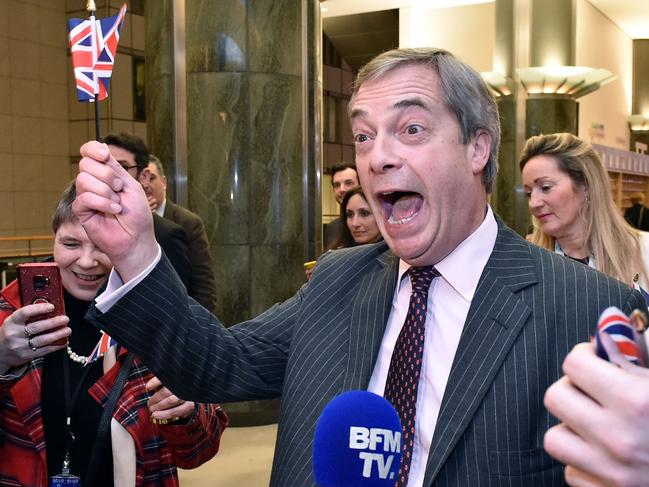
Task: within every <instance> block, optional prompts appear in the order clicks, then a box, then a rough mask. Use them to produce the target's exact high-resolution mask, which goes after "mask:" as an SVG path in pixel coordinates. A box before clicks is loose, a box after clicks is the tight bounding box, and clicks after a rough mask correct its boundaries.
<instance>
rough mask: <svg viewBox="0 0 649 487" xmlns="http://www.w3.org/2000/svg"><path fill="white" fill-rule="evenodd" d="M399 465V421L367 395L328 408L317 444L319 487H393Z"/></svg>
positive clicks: (352, 395)
mask: <svg viewBox="0 0 649 487" xmlns="http://www.w3.org/2000/svg"><path fill="white" fill-rule="evenodd" d="M400 463H401V421H400V419H399V415H398V414H397V412H396V411H395V410H394V408H393V407H392V405H391V404H390V403H389V402H388V401H387V400H385V399H384V398H383V397H381V396H378V395H376V394H374V393H372V392H368V391H349V392H345V393H343V394H340V395H339V396H336V397H335V398H334V399H333V400H332V401H331V402H330V403H329V404H327V406H325V408H324V410H323V411H322V414H321V415H320V418H318V423H317V425H316V429H315V437H314V440H313V473H314V477H315V481H316V483H317V484H318V485H319V486H320V487H370V486H371V487H388V486H390V487H394V483H395V481H396V478H397V474H398V472H399V464H400Z"/></svg>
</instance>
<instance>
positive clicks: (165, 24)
mask: <svg viewBox="0 0 649 487" xmlns="http://www.w3.org/2000/svg"><path fill="white" fill-rule="evenodd" d="M144 5H145V9H146V10H145V17H146V22H144V27H145V29H146V31H145V39H146V46H148V49H146V80H147V83H148V82H149V80H154V79H156V78H157V77H158V76H165V75H167V76H173V72H174V58H173V55H172V54H173V24H172V19H173V13H172V3H171V1H170V0H158V1H156V2H155V3H154V2H145V4H144ZM151 91H152V90H149V89H148V86H147V97H148V96H149V93H150V92H151ZM147 115H148V114H147Z"/></svg>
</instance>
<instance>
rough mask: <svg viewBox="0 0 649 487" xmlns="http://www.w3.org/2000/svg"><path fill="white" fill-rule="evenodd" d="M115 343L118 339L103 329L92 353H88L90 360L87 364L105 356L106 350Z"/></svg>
mask: <svg viewBox="0 0 649 487" xmlns="http://www.w3.org/2000/svg"><path fill="white" fill-rule="evenodd" d="M113 345H117V340H115V339H114V338H112V337H111V336H110V335H107V334H106V333H104V332H103V331H102V332H101V338H100V339H99V341H98V342H97V345H95V348H94V349H93V350H92V352H91V353H90V355H88V360H87V361H86V363H85V365H88V364H91V363H93V362H95V361H97V360H98V359H100V358H101V357H103V356H104V354H105V353H106V351H107V350H108V349H109V348H110V347H112V346H113Z"/></svg>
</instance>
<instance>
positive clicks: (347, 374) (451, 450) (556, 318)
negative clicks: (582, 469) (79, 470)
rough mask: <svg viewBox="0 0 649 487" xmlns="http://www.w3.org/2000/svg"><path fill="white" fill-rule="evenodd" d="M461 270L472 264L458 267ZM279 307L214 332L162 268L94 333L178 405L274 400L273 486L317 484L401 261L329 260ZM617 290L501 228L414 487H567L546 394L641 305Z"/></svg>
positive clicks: (368, 369)
mask: <svg viewBox="0 0 649 487" xmlns="http://www.w3.org/2000/svg"><path fill="white" fill-rule="evenodd" d="M467 265H471V263H470V262H467ZM316 269H317V270H316V272H315V273H314V275H313V277H312V279H311V281H310V282H309V283H308V284H307V285H305V286H303V287H302V288H301V289H300V291H299V292H298V293H297V294H296V295H295V296H294V297H292V298H291V299H289V300H288V301H285V302H284V303H281V304H278V305H275V306H274V307H272V308H271V309H269V310H268V311H266V312H265V313H263V314H262V315H260V316H259V317H257V318H255V319H253V320H251V321H248V322H245V323H242V324H239V325H236V326H234V327H231V328H229V329H225V328H223V327H222V326H220V325H219V324H217V323H216V319H215V318H214V317H212V316H211V315H210V314H209V313H207V312H206V311H204V310H203V309H202V308H201V307H199V306H198V305H197V304H195V302H194V301H192V300H190V299H188V298H187V295H186V294H185V292H184V289H183V288H182V286H181V285H180V283H179V282H178V280H177V278H176V277H175V275H174V274H173V273H172V272H171V267H170V266H169V264H168V262H167V261H166V260H165V259H163V260H162V261H161V262H160V264H159V265H158V266H157V267H156V268H155V270H154V271H153V272H152V273H151V274H150V275H149V276H147V278H145V279H144V280H143V281H142V282H141V283H140V284H139V285H138V286H136V287H135V288H134V289H133V290H132V291H131V292H129V293H128V294H127V295H126V296H125V297H123V298H122V299H121V300H120V301H119V302H118V303H117V304H116V305H115V306H114V307H113V308H112V309H111V310H110V311H109V312H108V313H106V314H103V315H102V314H101V313H99V312H98V311H96V310H94V312H93V313H94V315H95V319H96V320H97V321H98V322H99V326H100V327H102V328H104V329H106V330H107V331H108V332H109V333H110V334H111V335H113V336H114V337H115V338H117V340H119V341H120V342H121V343H122V344H124V345H126V347H127V348H129V349H130V350H132V351H134V352H136V353H137V354H138V355H139V356H141V357H142V359H143V361H144V362H145V363H147V364H149V365H150V367H151V368H152V369H153V370H154V371H155V373H156V374H157V375H158V376H159V377H160V378H161V380H162V381H163V382H164V383H165V384H168V385H169V386H170V387H171V388H172V389H173V390H174V391H175V392H176V394H178V395H180V396H182V397H184V398H186V399H192V400H196V401H203V402H220V401H229V400H243V399H254V398H267V397H273V396H279V395H281V396H282V405H281V418H280V424H279V431H278V439H277V445H276V452H275V459H274V464H273V474H272V479H271V485H273V486H278V487H279V486H281V487H285V486H291V487H306V486H311V485H314V483H313V476H312V467H311V447H312V438H313V432H314V426H315V423H316V420H317V418H318V416H319V414H320V412H321V411H322V409H323V407H324V406H325V405H326V404H327V403H328V402H329V401H330V400H331V399H332V398H333V397H334V396H336V395H337V394H340V393H341V392H343V391H346V390H351V389H365V388H367V385H368V382H369V378H370V375H371V373H372V369H373V366H374V363H375V360H376V356H377V353H378V350H379V347H380V345H381V340H382V337H383V332H384V328H385V325H386V322H387V318H388V315H389V313H390V308H391V303H392V298H393V294H394V289H395V285H396V279H397V273H398V258H397V257H396V256H395V255H394V254H393V253H392V252H391V251H390V250H389V249H388V247H387V246H386V245H385V243H379V244H375V245H365V246H360V247H357V248H354V249H347V250H341V251H336V252H330V253H329V254H327V255H325V256H323V257H322V259H321V262H320V263H319V264H318V266H317V268H316ZM643 304H644V303H643V301H642V297H641V296H640V295H639V294H638V293H637V292H635V291H632V290H631V289H629V288H628V287H627V286H625V285H624V284H622V283H620V282H618V281H615V280H612V279H609V278H607V277H605V276H604V275H603V274H601V273H598V272H597V271H595V270H593V269H590V268H588V267H586V266H584V265H581V264H579V263H575V262H573V261H571V260H569V259H566V258H564V257H561V256H558V255H555V254H552V253H550V252H547V251H546V250H543V249H540V248H538V247H534V246H532V245H531V244H529V243H528V242H526V241H525V240H523V239H521V238H520V237H519V236H518V235H516V234H515V233H514V232H512V231H511V230H510V229H508V228H507V227H506V226H504V225H503V224H501V223H499V230H498V237H497V240H496V244H495V247H494V250H493V253H492V255H491V257H490V259H489V261H488V262H487V265H486V267H485V269H484V271H483V274H482V276H481V278H480V281H479V283H478V287H477V289H476V293H475V296H474V299H473V302H472V303H471V307H470V309H469V313H468V316H467V320H466V323H465V325H464V329H463V332H462V336H461V339H460V343H459V347H458V350H457V353H456V355H455V359H454V362H453V366H452V369H451V373H450V376H449V380H448V385H447V387H446V391H445V394H444V398H443V401H442V405H441V410H440V414H439V419H438V421H437V426H436V429H435V433H434V437H433V441H432V445H431V450H430V455H429V458H428V463H427V468H426V476H425V481H424V485H425V486H427V487H428V486H433V485H434V486H449V487H451V486H452V487H457V486H501V485H502V486H505V485H506V486H519V485H525V486H526V487H529V486H539V487H540V486H543V487H547V486H554V485H564V481H563V472H562V468H561V466H560V465H559V464H558V463H556V462H554V461H553V460H551V459H550V457H548V456H547V455H546V454H545V453H544V452H543V450H542V445H543V434H544V432H545V431H546V430H547V429H548V427H549V426H550V425H551V424H553V423H554V422H555V420H554V419H553V418H551V417H550V415H549V413H548V412H547V411H546V410H545V408H544V407H543V403H542V401H543V394H544V392H545V390H546V389H547V387H548V386H549V385H550V384H551V383H552V382H554V381H555V380H557V379H558V378H559V377H560V375H561V363H562V361H563V358H564V357H565V355H566V354H567V353H568V351H569V350H570V348H571V347H572V346H573V345H575V344H576V343H577V342H579V341H584V340H587V339H588V338H589V334H590V333H592V331H593V328H594V326H595V324H596V322H597V318H598V313H599V312H600V311H601V310H602V309H604V308H605V307H607V306H609V305H616V306H618V307H620V308H622V309H623V310H624V311H626V312H630V311H631V309H632V308H635V307H642V306H643Z"/></svg>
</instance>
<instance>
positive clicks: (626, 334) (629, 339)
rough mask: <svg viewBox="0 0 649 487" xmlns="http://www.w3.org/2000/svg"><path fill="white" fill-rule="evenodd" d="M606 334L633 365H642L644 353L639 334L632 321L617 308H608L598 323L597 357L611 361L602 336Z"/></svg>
mask: <svg viewBox="0 0 649 487" xmlns="http://www.w3.org/2000/svg"><path fill="white" fill-rule="evenodd" d="M602 333H606V334H607V335H608V336H609V337H610V338H611V340H613V342H614V343H615V345H616V346H617V349H618V351H619V352H620V353H621V354H622V355H623V356H624V357H625V358H626V359H627V360H628V361H629V362H631V363H633V364H635V365H642V358H643V357H642V353H641V349H640V346H639V345H638V342H637V341H636V339H637V337H638V334H637V331H636V329H635V326H634V325H633V323H632V322H631V319H629V317H628V316H627V315H626V314H624V312H622V311H621V310H619V309H618V308H616V307H615V306H611V307H610V308H606V309H605V310H604V311H603V312H602V314H601V315H600V317H599V321H598V323H597V334H596V342H597V355H598V356H600V357H601V358H603V359H605V360H610V358H609V355H608V353H607V352H606V349H605V348H604V345H603V344H602V340H601V338H600V337H601V335H602Z"/></svg>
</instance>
